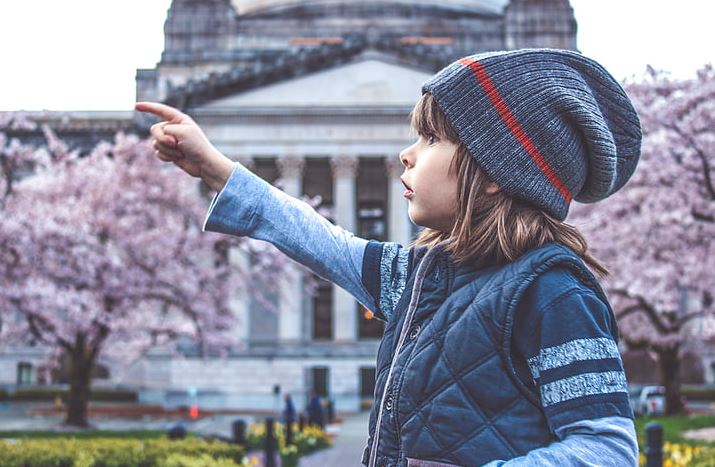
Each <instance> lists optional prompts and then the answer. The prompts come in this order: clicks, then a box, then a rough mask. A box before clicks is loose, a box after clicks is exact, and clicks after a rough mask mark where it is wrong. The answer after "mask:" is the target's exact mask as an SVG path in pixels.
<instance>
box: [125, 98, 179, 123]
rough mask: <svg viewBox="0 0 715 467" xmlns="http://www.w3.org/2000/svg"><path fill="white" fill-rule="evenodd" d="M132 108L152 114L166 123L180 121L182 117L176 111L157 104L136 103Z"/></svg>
mask: <svg viewBox="0 0 715 467" xmlns="http://www.w3.org/2000/svg"><path fill="white" fill-rule="evenodd" d="M134 108H135V109H136V110H138V111H139V112H148V113H150V114H154V115H156V116H157V117H159V118H162V119H164V120H166V121H167V122H170V121H177V120H180V119H181V118H183V116H184V114H183V113H181V111H179V110H178V109H175V108H173V107H170V106H168V105H166V104H160V103H158V102H137V103H136V104H135V105H134Z"/></svg>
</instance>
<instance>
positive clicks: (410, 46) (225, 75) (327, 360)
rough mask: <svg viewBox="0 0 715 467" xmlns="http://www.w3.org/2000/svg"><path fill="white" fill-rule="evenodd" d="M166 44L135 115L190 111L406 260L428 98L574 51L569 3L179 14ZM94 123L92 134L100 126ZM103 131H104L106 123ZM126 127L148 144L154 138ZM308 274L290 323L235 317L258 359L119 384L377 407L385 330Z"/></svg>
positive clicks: (290, 281) (247, 306) (285, 1)
mask: <svg viewBox="0 0 715 467" xmlns="http://www.w3.org/2000/svg"><path fill="white" fill-rule="evenodd" d="M164 32H165V48H164V51H163V53H162V56H161V60H160V61H159V63H157V65H156V67H155V68H153V69H141V70H137V75H136V83H137V100H155V101H162V102H166V103H169V104H171V105H174V106H177V107H180V108H182V109H183V110H184V111H185V112H187V113H189V114H190V115H192V116H193V117H194V118H195V119H196V120H197V122H198V123H199V124H200V125H201V126H202V128H204V130H205V131H206V133H207V135H208V136H209V138H210V139H211V140H212V142H214V144H215V145H216V146H217V147H218V148H219V149H220V150H221V151H222V152H223V153H224V154H226V155H227V156H229V157H231V158H232V159H234V160H236V161H239V162H241V163H242V164H244V165H246V166H248V167H250V168H251V169H252V170H254V171H255V172H256V173H257V174H258V175H260V176H261V177H263V178H264V179H266V180H267V181H269V182H272V183H273V182H278V183H279V185H280V186H281V187H282V189H283V190H285V192H287V193H288V194H290V195H293V196H296V197H301V196H304V195H307V196H311V197H312V196H316V195H319V196H320V197H321V199H322V205H323V206H326V207H328V208H330V210H331V212H332V213H333V217H334V218H333V219H332V220H333V221H334V222H335V223H337V224H339V225H341V226H343V227H345V228H346V229H348V230H351V231H353V232H355V233H356V234H357V235H359V236H362V237H365V238H373V239H377V240H383V241H397V242H401V243H403V244H408V243H409V242H410V241H411V239H412V238H413V237H414V235H415V233H416V231H417V230H416V226H414V225H413V224H411V222H410V220H409V218H408V217H407V205H406V201H405V200H404V198H403V196H402V192H403V191H404V190H403V188H402V184H401V182H400V180H399V175H400V173H401V171H402V169H401V167H400V165H399V163H398V158H397V156H398V154H399V152H400V150H401V149H402V148H403V147H405V146H406V145H409V144H411V139H412V136H411V135H410V131H409V124H408V115H409V112H410V110H411V109H412V106H413V105H414V103H415V102H416V100H417V99H418V98H419V95H420V87H421V84H422V83H423V82H424V81H425V80H426V79H427V78H428V77H429V76H430V75H432V74H433V73H434V72H435V71H437V70H439V69H440V68H441V67H442V66H444V65H446V64H447V63H449V62H451V61H453V60H454V59H457V58H459V57H461V56H464V55H469V54H473V53H477V52H482V51H490V50H501V49H515V48H522V47H552V48H565V49H576V21H575V19H574V15H573V10H572V9H571V6H570V4H569V2H568V0H512V1H508V0H441V1H430V0H412V1H406V0H391V1H389V0H382V1H377V0H365V1H337V0H307V1H297V0H233V1H231V0H174V1H173V3H172V5H171V7H170V9H169V11H168V15H167V19H166V23H165V26H164ZM87 114H91V113H87ZM82 117H83V118H84V120H82V122H83V124H84V125H85V126H89V127H91V126H92V115H82ZM96 117H97V122H98V124H99V122H100V120H101V122H102V123H103V124H106V119H107V114H104V115H103V117H102V115H100V113H97V114H96ZM102 118H104V120H102ZM114 118H115V120H116V123H117V125H119V126H126V125H127V124H131V125H133V126H134V127H135V128H136V131H138V132H146V129H147V128H148V126H149V125H150V124H151V123H152V122H151V121H149V120H148V119H147V117H146V116H143V115H131V114H130V113H122V114H116V115H114ZM132 120H133V122H132ZM71 121H72V119H70V123H67V122H66V121H65V123H64V125H69V127H71V125H72V122H71ZM80 133H81V131H80ZM207 206H208V201H207ZM232 260H234V261H247V260H248V259H246V258H241V257H240V255H238V254H235V255H232ZM302 274H303V273H301V272H299V271H298V269H296V268H293V269H292V270H291V274H290V277H289V278H287V279H286V284H285V287H284V293H282V294H281V295H280V296H279V297H275V300H276V304H277V305H278V307H277V308H278V310H279V312H278V313H266V312H265V310H263V309H262V308H261V307H259V306H257V304H256V303H253V302H252V300H250V299H247V298H239V299H237V300H236V301H235V303H233V307H234V310H235V312H236V313H237V314H238V316H239V319H240V322H241V325H240V326H239V327H238V328H237V329H236V337H237V339H240V340H241V341H242V342H245V343H246V345H245V346H243V347H242V348H240V349H237V350H236V351H235V352H233V353H232V355H231V356H230V358H229V359H228V360H222V361H219V360H216V361H208V362H207V361H204V360H201V359H198V358H195V357H194V356H192V355H191V353H190V352H187V356H186V358H184V359H181V360H176V359H173V358H170V357H169V356H168V354H167V353H165V352H162V351H161V350H157V351H155V352H152V353H151V354H150V355H148V356H147V357H146V358H145V359H143V360H142V361H141V362H139V363H138V364H137V365H136V366H135V367H134V368H133V369H132V371H131V372H129V373H128V374H125V375H123V376H122V378H121V380H119V379H116V378H118V376H115V374H113V373H112V372H111V362H107V366H109V368H110V377H109V382H111V383H121V384H125V385H131V386H134V387H137V388H140V389H141V394H142V398H143V399H144V400H146V401H156V402H163V403H171V402H172V401H177V400H180V399H181V396H180V395H181V394H185V392H186V390H187V389H188V388H190V387H194V388H196V389H197V390H198V393H199V401H200V402H204V403H205V405H224V406H230V407H236V408H264V409H272V408H275V406H276V401H277V398H278V396H277V395H279V394H282V393H286V392H289V393H291V394H293V395H294V397H295V398H296V399H297V400H298V401H299V403H298V405H299V406H300V405H301V404H302V400H303V399H302V398H303V396H304V395H305V394H306V393H307V392H308V391H309V390H311V389H314V390H316V391H317V392H319V393H321V394H323V395H326V396H328V397H330V398H331V399H333V400H334V401H335V403H336V407H337V408H338V409H339V410H358V409H360V408H361V407H365V406H366V405H367V403H369V401H370V399H371V397H372V392H373V382H374V371H375V370H374V365H375V355H376V352H377V346H378V343H379V337H380V335H381V332H382V325H381V323H379V322H378V321H377V320H374V319H369V318H370V317H371V313H370V312H369V310H365V309H363V308H362V307H361V306H360V304H358V303H357V302H356V301H355V300H354V299H353V298H352V297H351V296H350V295H348V294H347V293H346V292H345V291H344V290H342V289H340V288H339V287H337V286H334V285H332V284H330V283H327V282H325V281H322V280H320V279H318V281H319V286H318V288H317V293H315V294H314V295H310V294H308V293H307V292H306V291H305V290H304V287H303V281H304V280H305V277H303V275H302ZM10 357H11V356H8V355H5V356H0V377H2V378H3V380H4V381H1V382H8V380H9V379H10V380H11V379H13V378H14V377H15V373H14V371H15V368H17V378H18V381H19V380H20V379H21V378H24V379H25V380H30V381H31V380H32V376H31V374H32V372H31V369H30V370H28V365H30V368H31V365H32V359H31V358H30V357H27V356H26V357H23V358H24V360H23V358H20V359H17V358H15V359H14V360H13V359H12V358H10ZM21 364H22V365H24V367H23V369H22V370H21V369H20V366H18V365H21ZM21 373H22V376H21Z"/></svg>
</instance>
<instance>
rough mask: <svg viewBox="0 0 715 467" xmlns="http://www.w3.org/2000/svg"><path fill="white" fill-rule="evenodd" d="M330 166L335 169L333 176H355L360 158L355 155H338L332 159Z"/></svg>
mask: <svg viewBox="0 0 715 467" xmlns="http://www.w3.org/2000/svg"><path fill="white" fill-rule="evenodd" d="M330 167H331V168H332V169H333V177H335V178H339V177H350V178H354V177H355V175H356V174H357V169H358V158H357V157H355V156H348V155H343V156H337V157H333V158H331V159H330Z"/></svg>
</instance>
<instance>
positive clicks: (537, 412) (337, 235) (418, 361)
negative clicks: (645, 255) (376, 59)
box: [136, 49, 641, 467]
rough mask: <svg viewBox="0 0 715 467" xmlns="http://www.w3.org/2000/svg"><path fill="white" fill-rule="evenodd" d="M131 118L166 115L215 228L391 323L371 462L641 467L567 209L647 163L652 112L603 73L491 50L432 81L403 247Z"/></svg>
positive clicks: (594, 288) (413, 159)
mask: <svg viewBox="0 0 715 467" xmlns="http://www.w3.org/2000/svg"><path fill="white" fill-rule="evenodd" d="M136 108H137V110H140V111H147V112H152V113H154V114H156V115H158V116H159V117H161V118H163V119H164V120H165V121H164V122H161V123H158V124H156V125H154V126H153V127H152V129H151V134H152V136H153V138H154V140H155V143H154V144H155V148H156V151H157V152H156V154H157V156H158V157H159V158H160V159H162V160H165V161H172V162H174V163H175V164H177V165H178V166H179V167H182V168H183V169H184V170H186V171H187V172H188V173H189V174H191V175H193V176H196V177H201V178H202V179H203V180H204V181H205V182H206V183H207V184H208V185H209V186H211V187H212V188H213V189H214V190H216V191H217V192H218V193H217V195H216V196H215V197H214V199H213V200H212V202H211V205H210V207H209V212H208V216H207V219H206V223H205V225H204V230H207V231H216V232H222V233H225V234H231V235H245V236H251V237H253V238H258V239H262V240H267V241H270V242H272V243H274V244H275V245H276V246H277V247H278V248H280V249H281V250H282V251H284V252H285V253H287V254H288V255H289V256H291V257H292V258H294V259H295V260H297V261H299V262H301V263H303V264H305V265H306V266H308V267H309V268H311V269H312V270H313V271H315V272H316V273H317V274H319V275H321V276H322V277H324V278H327V279H329V280H331V281H333V282H335V283H336V284H338V285H339V286H340V287H342V288H344V289H345V290H348V291H350V292H351V293H352V294H353V295H354V296H355V297H356V298H357V299H358V300H359V301H360V302H361V303H362V304H364V305H365V306H366V307H367V308H368V309H370V310H372V311H373V312H374V314H375V316H376V317H377V318H379V319H381V320H384V321H385V322H386V325H385V330H384V334H383V337H382V344H381V346H380V350H379V351H378V357H377V369H376V375H377V377H376V384H375V400H374V404H373V408H372V413H371V416H370V423H369V438H368V445H367V447H366V450H365V453H364V456H363V463H365V464H366V465H369V466H370V467H374V466H376V465H380V466H384V465H386V466H398V465H399V466H413V465H414V466H416V465H420V466H437V465H439V466H455V465H457V466H466V465H469V466H473V465H489V466H497V465H499V466H501V465H506V466H533V465H614V466H628V465H637V460H638V446H637V443H636V436H635V431H634V425H633V413H632V411H631V408H630V404H629V401H628V392H627V383H626V378H625V374H624V371H623V365H622V361H621V357H620V355H619V352H618V347H617V338H618V330H617V323H616V319H615V316H614V313H613V311H612V309H611V307H610V305H609V302H608V300H607V298H606V296H605V294H604V292H603V290H602V288H601V287H600V285H599V283H598V281H597V279H596V276H595V274H597V275H599V276H601V277H604V276H606V275H607V274H608V270H607V269H606V267H605V266H604V265H602V264H601V263H599V261H598V260H597V259H596V258H595V257H594V256H593V255H592V254H591V252H590V251H589V250H588V246H587V242H586V240H585V239H584V237H583V236H582V234H581V233H580V232H579V231H578V230H577V229H576V228H575V227H573V226H571V225H569V224H567V223H565V222H564V221H565V218H566V215H567V213H568V210H569V206H570V204H571V201H572V200H577V201H582V202H588V203H592V202H596V201H599V200H602V199H604V198H606V197H608V196H610V195H611V194H613V193H614V192H616V191H617V190H619V189H620V188H621V187H622V186H623V185H624V184H625V183H626V181H627V180H628V179H629V178H630V177H631V175H632V173H633V171H634V170H635V167H636V165H637V162H638V159H639V157H640V144H641V129H640V123H639V119H638V115H637V113H636V111H635V110H634V108H633V105H632V103H631V102H630V100H629V98H628V96H627V95H626V93H625V92H624V91H623V89H622V87H621V86H620V85H619V84H618V82H617V81H616V80H614V78H613V77H612V76H611V75H610V74H609V73H608V72H607V71H606V70H605V69H604V68H603V67H602V66H601V65H599V64H598V63H596V62H594V61H593V60H591V59H589V58H587V57H585V56H583V55H581V54H579V53H577V52H571V51H562V50H550V49H527V50H516V51H508V52H489V53H483V54H478V55H473V56H469V57H465V58H463V59H460V60H458V61H456V62H454V63H452V64H450V65H448V66H447V67H446V68H444V69H443V70H441V71H440V72H438V73H437V74H436V75H435V76H433V77H432V78H431V79H429V80H428V81H427V82H426V83H425V84H424V85H423V87H422V97H421V98H420V100H419V101H418V102H417V104H416V106H415V108H414V109H413V111H412V115H411V118H412V127H413V128H414V130H415V132H416V135H417V137H416V141H415V143H414V144H412V145H411V146H409V147H407V148H405V149H404V150H402V152H401V153H400V154H399V160H400V161H401V162H402V164H403V165H404V173H403V175H402V181H403V183H404V185H405V188H406V190H405V194H404V196H405V198H406V199H407V202H408V213H409V216H410V218H411V220H412V221H413V222H414V223H416V224H418V225H420V226H423V227H424V230H422V231H421V233H419V235H418V236H417V238H416V240H415V241H414V243H413V244H412V245H411V246H409V247H403V246H402V245H399V244H396V243H390V242H377V241H373V240H370V241H368V240H365V239H361V238H358V237H355V236H354V235H353V234H351V233H350V232H347V231H345V230H343V229H342V228H340V227H339V226H335V225H333V224H331V223H330V222H329V221H327V220H325V219H324V218H322V217H321V216H319V215H317V214H316V213H315V212H314V210H313V209H312V208H310V207H309V206H308V205H307V204H304V203H302V202H301V201H298V200H296V199H294V198H291V197H289V196H287V195H285V194H284V193H282V192H281V191H280V190H278V189H276V188H274V187H272V186H270V185H269V184H267V183H265V182H263V181H262V180H261V179H260V178H258V177H257V176H255V175H254V174H252V173H251V172H250V171H249V170H247V169H246V168H245V167H243V166H242V165H241V164H239V163H236V162H233V161H231V160H230V159H228V158H227V157H225V156H223V155H222V154H221V153H220V152H219V151H217V150H216V149H215V148H214V147H213V146H212V145H211V144H210V143H209V141H208V140H207V139H206V137H205V136H204V134H203V132H202V131H201V130H200V128H199V127H198V126H197V125H196V124H195V123H194V121H193V120H192V119H191V118H190V117H188V116H187V115H185V114H183V113H181V112H179V111H178V110H176V109H173V108H170V107H167V106H163V105H160V104H151V103H139V104H137V107H136ZM596 209H597V207H596ZM614 222H627V219H625V220H621V219H619V220H615V219H614ZM594 273H595V274H594Z"/></svg>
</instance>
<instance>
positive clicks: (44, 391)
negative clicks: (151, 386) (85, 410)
mask: <svg viewBox="0 0 715 467" xmlns="http://www.w3.org/2000/svg"><path fill="white" fill-rule="evenodd" d="M67 394H68V389H66V388H42V387H33V388H18V389H16V390H15V391H14V392H9V391H7V390H0V400H8V401H25V402H35V401H52V400H54V399H55V397H60V398H61V399H63V400H66V399H67ZM90 400H92V401H97V402H136V401H137V400H138V396H137V393H136V391H131V390H128V389H93V390H92V392H91V395H90Z"/></svg>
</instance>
